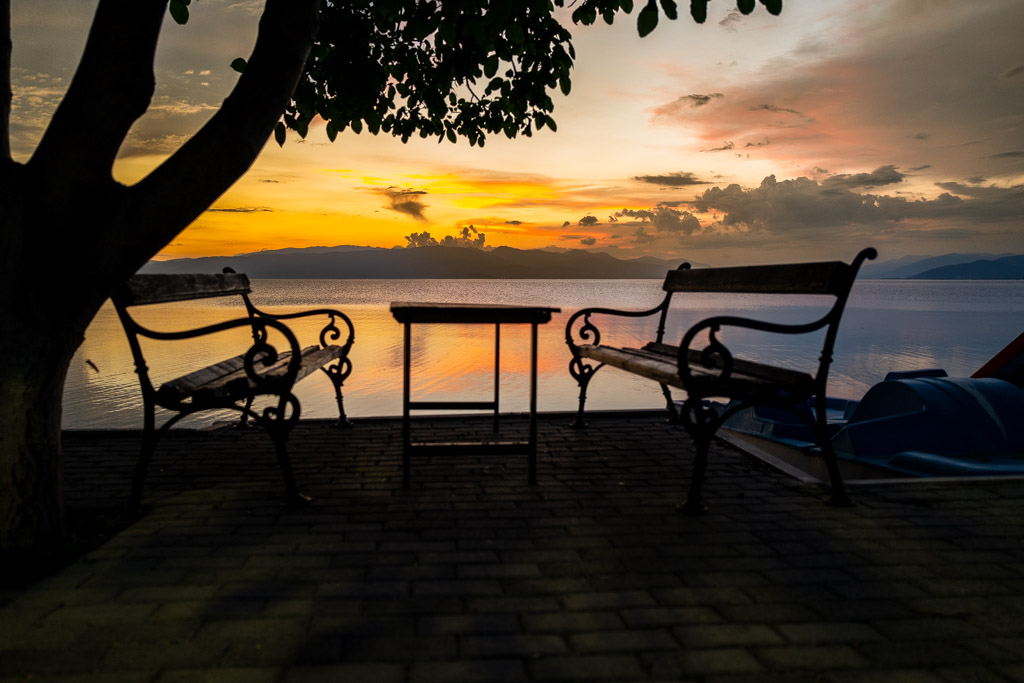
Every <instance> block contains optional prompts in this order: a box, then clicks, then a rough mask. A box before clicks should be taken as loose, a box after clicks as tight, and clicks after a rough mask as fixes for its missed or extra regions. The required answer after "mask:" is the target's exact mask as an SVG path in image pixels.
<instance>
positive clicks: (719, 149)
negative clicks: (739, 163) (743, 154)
mask: <svg viewBox="0 0 1024 683" xmlns="http://www.w3.org/2000/svg"><path fill="white" fill-rule="evenodd" d="M735 146H736V145H735V143H733V142H732V141H729V142H727V143H725V144H724V145H722V146H721V147H712V148H711V149H702V150H701V151H702V152H728V151H729V150H730V149H732V148H733V147H735Z"/></svg>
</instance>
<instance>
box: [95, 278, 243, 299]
mask: <svg viewBox="0 0 1024 683" xmlns="http://www.w3.org/2000/svg"><path fill="white" fill-rule="evenodd" d="M249 292H250V289H249V278H248V277H246V275H245V274H244V273H193V274H182V275H178V274H159V275H155V274H154V275H133V276H132V277H130V278H128V280H127V281H125V283H124V284H123V285H121V287H119V288H118V290H117V292H115V294H114V301H115V302H116V303H118V304H119V305H121V306H141V305H145V304H160V303H169V302H172V301H190V300H192V299H207V298H210V297H215V296H230V295H232V294H236V295H237V294H248V293H249Z"/></svg>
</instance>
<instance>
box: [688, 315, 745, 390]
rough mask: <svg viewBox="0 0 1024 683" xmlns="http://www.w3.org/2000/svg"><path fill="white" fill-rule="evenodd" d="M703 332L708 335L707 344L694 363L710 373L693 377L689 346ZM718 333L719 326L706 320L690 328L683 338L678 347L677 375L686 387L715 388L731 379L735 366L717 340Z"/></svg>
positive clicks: (730, 355) (729, 354)
mask: <svg viewBox="0 0 1024 683" xmlns="http://www.w3.org/2000/svg"><path fill="white" fill-rule="evenodd" d="M704 330H707V333H708V344H707V346H705V347H704V348H702V349H700V351H699V353H698V355H697V358H696V363H698V364H700V366H701V367H702V368H704V369H705V370H709V371H711V372H702V373H700V375H696V376H695V375H694V374H693V372H692V371H691V369H690V368H691V363H692V361H691V359H690V344H691V343H692V342H693V340H694V338H695V337H697V335H698V334H699V333H700V332H702V331H704ZM720 331H721V325H720V324H719V323H718V322H713V321H709V320H706V321H703V322H700V323H697V324H696V325H694V326H693V327H691V328H690V330H689V331H688V332H687V333H686V335H685V336H684V337H683V341H682V343H681V344H680V346H679V374H680V376H681V377H682V378H683V383H684V384H686V385H687V386H694V387H696V386H699V385H704V386H705V387H715V386H716V385H720V384H723V383H724V382H727V381H728V380H729V378H730V377H732V373H733V367H734V365H735V363H734V359H733V355H732V352H731V351H729V349H728V348H727V347H726V346H725V344H723V343H722V342H721V340H720V339H719V338H718V335H719V333H720Z"/></svg>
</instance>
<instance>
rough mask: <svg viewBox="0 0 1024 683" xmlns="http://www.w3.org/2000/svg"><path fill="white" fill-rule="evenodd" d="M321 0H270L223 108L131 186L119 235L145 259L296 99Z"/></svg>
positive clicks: (218, 189) (251, 153)
mask: <svg viewBox="0 0 1024 683" xmlns="http://www.w3.org/2000/svg"><path fill="white" fill-rule="evenodd" d="M319 12H320V0H267V3H266V7H265V9H264V12H263V17H262V18H261V19H260V28H259V35H258V37H257V39H256V45H255V47H254V48H253V52H252V56H251V57H250V59H249V62H248V65H247V67H246V69H245V73H243V74H242V75H241V76H240V77H239V79H238V83H237V84H236V86H235V88H234V90H233V91H232V92H231V95H230V96H228V98H227V99H226V100H225V101H224V104H223V106H222V107H221V108H220V110H219V111H218V112H217V113H216V114H215V115H214V116H213V118H211V119H210V121H209V122H207V124H206V125H205V126H203V127H202V128H201V129H200V130H199V132H198V133H196V135H195V136H194V137H192V138H191V139H190V140H189V141H188V142H187V143H185V144H184V145H183V146H182V147H181V148H180V149H179V150H178V151H177V152H175V153H174V155H172V156H171V157H170V158H169V159H168V160H167V161H165V162H164V163H163V164H161V165H160V166H159V167H158V168H157V169H156V170H154V171H153V172H152V173H151V174H150V175H149V176H147V177H146V178H145V179H143V180H142V181H141V182H139V183H138V184H137V185H135V186H134V187H132V188H131V191H130V200H129V201H128V202H127V204H126V206H125V207H124V211H123V212H122V213H121V215H119V216H118V220H117V222H118V224H119V235H118V237H119V242H121V243H122V244H125V245H128V244H130V245H131V246H132V250H133V252H134V254H135V258H136V262H135V266H136V267H138V266H141V265H142V264H143V263H144V262H145V260H146V259H148V258H150V257H151V256H153V255H154V254H155V253H156V252H157V251H159V250H160V249H161V248H162V247H163V246H164V245H166V244H167V243H168V242H169V241H170V240H171V239H172V238H173V237H174V236H175V235H176V234H178V233H179V232H181V230H183V229H184V228H185V227H186V226H187V225H188V224H189V223H191V222H192V221H193V220H195V218H196V217H198V216H199V215H200V214H201V213H202V212H203V211H205V210H206V209H207V208H209V206H210V205H211V204H213V202H214V201H216V199H217V198H218V197H219V196H220V195H221V194H223V193H224V192H225V191H226V190H227V189H228V188H229V187H230V186H231V185H232V184H234V182H235V181H236V180H237V179H238V178H240V177H241V176H242V174H244V173H245V172H246V171H247V170H248V169H249V167H250V166H252V164H253V162H254V161H255V160H256V157H257V156H258V155H259V153H260V150H261V149H262V148H263V145H264V144H265V143H266V141H267V139H268V138H269V137H270V134H271V132H272V131H273V129H274V125H275V124H276V123H277V121H278V120H279V119H280V117H281V114H282V113H283V112H284V110H285V107H286V106H287V105H288V103H289V102H290V100H291V94H292V92H293V91H294V89H295V84H296V83H297V82H298V80H299V77H300V76H301V75H302V73H303V68H304V66H305V63H306V58H307V56H308V54H309V49H310V46H311V45H312V42H313V38H314V36H315V34H316V28H317V20H318V16H319Z"/></svg>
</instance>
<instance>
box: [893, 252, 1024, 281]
mask: <svg viewBox="0 0 1024 683" xmlns="http://www.w3.org/2000/svg"><path fill="white" fill-rule="evenodd" d="M911 277H912V279H914V280H1024V256H1004V257H1002V258H996V259H979V260H977V261H971V262H969V263H957V264H953V265H947V266H941V267H939V268H932V269H930V270H926V271H924V272H923V273H918V274H917V275H913V276H911Z"/></svg>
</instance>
